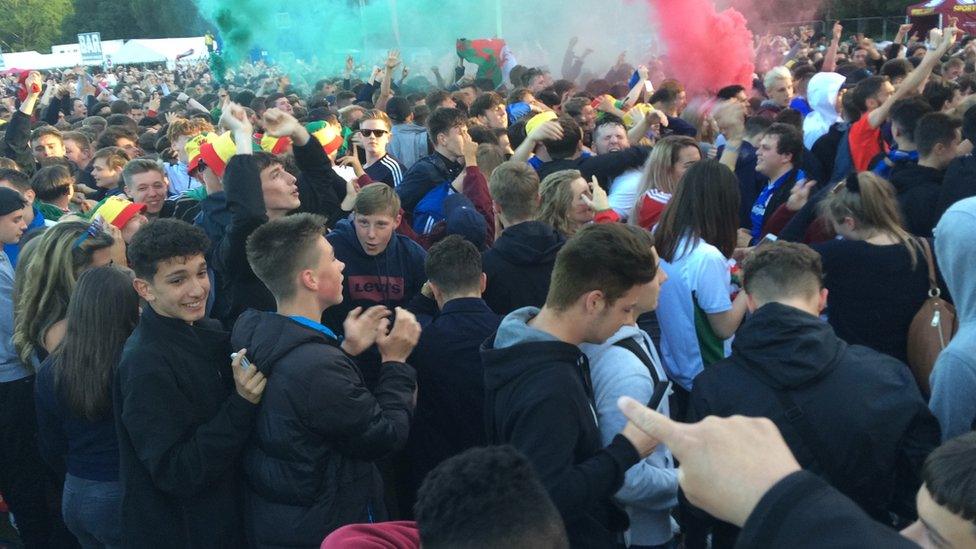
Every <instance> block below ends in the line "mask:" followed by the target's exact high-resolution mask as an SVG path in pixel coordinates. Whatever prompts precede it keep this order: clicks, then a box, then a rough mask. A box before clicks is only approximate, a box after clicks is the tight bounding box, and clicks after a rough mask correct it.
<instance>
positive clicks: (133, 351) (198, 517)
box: [112, 219, 267, 548]
mask: <svg viewBox="0 0 976 549" xmlns="http://www.w3.org/2000/svg"><path fill="white" fill-rule="evenodd" d="M207 246H208V241H207V237H206V236H205V235H204V234H203V231H202V230H200V229H199V228H197V227H193V226H191V225H188V224H186V223H184V222H182V221H177V220H175V219H160V220H157V221H154V222H151V223H149V224H148V225H146V226H144V227H143V228H142V229H140V230H139V232H137V233H136V235H135V236H134V237H133V239H132V242H131V243H130V244H129V249H128V252H129V260H130V265H131V266H132V268H133V270H134V271H135V273H136V278H135V281H134V286H135V289H136V291H137V292H138V293H139V297H141V298H142V299H143V300H144V301H145V302H146V303H147V305H146V306H144V308H143V311H142V317H141V319H140V321H139V325H138V326H137V327H136V329H135V331H133V332H132V335H131V336H130V337H129V339H128V341H126V344H125V348H124V350H123V351H122V359H121V361H120V363H119V367H118V369H117V370H116V374H115V382H114V385H113V389H112V393H113V403H114V407H115V423H116V428H117V431H118V435H119V454H120V456H119V457H120V460H119V480H120V482H121V484H122V511H121V512H122V516H121V523H122V543H123V545H124V546H125V547H160V548H163V547H239V546H240V545H241V544H242V543H243V535H242V534H243V523H242V521H241V509H240V504H241V490H240V488H241V484H240V480H239V476H238V471H239V469H238V466H237V460H238V458H239V456H240V452H241V450H242V449H243V448H244V443H245V442H246V441H247V439H248V437H249V436H250V433H251V429H252V426H253V423H254V417H255V413H256V412H257V403H258V402H259V401H260V400H261V394H262V393H263V392H264V388H265V384H266V383H267V380H266V379H265V377H264V375H262V374H261V373H260V372H259V371H258V370H257V368H255V367H253V366H252V367H250V368H244V367H242V365H241V360H242V357H243V355H244V350H243V349H241V350H240V351H239V352H238V356H237V358H235V359H234V360H233V362H232V361H231V357H230V354H231V346H230V340H229V337H228V334H227V333H226V332H224V331H222V330H221V329H220V326H219V325H217V323H216V322H213V321H210V320H207V319H205V318H204V313H205V307H206V303H207V294H208V293H209V292H210V280H209V278H208V277H207V262H206V260H205V259H204V256H203V254H204V251H205V250H206V249H207Z"/></svg>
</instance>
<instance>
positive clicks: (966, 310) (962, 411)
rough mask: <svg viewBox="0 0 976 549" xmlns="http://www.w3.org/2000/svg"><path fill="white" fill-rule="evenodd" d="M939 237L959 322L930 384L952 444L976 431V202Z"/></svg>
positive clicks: (956, 214)
mask: <svg viewBox="0 0 976 549" xmlns="http://www.w3.org/2000/svg"><path fill="white" fill-rule="evenodd" d="M934 234H935V257H936V259H938V261H939V270H940V271H942V277H943V278H944V279H945V282H946V286H947V287H948V288H949V294H950V295H952V298H953V300H954V301H955V306H956V315H957V319H958V320H959V331H958V332H956V336H955V337H954V338H952V341H951V342H950V343H949V345H948V346H947V347H946V348H945V349H944V350H943V351H942V353H941V354H940V355H939V358H938V360H936V361H935V368H934V369H933V370H932V375H931V377H930V378H929V379H930V382H931V386H932V398H931V400H930V401H929V407H930V408H931V409H932V413H933V414H934V415H935V416H936V417H937V418H939V424H940V425H941V426H942V440H949V439H950V438H953V437H955V436H958V435H961V434H963V433H968V432H969V431H972V430H973V429H974V428H976V197H974V198H967V199H965V200H960V201H959V202H956V203H955V204H954V205H953V206H952V207H951V208H949V209H948V210H947V211H946V213H945V214H944V215H943V216H942V219H941V220H940V221H939V224H938V225H937V226H936V227H935V231H934Z"/></svg>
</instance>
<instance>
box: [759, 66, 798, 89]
mask: <svg viewBox="0 0 976 549" xmlns="http://www.w3.org/2000/svg"><path fill="white" fill-rule="evenodd" d="M777 80H791V81H792V80H793V74H792V73H790V69H788V68H786V67H784V66H782V65H780V66H779V67H773V68H771V69H769V71H768V72H767V73H766V75H765V76H763V87H764V88H766V89H769V88H772V87H773V84H775V83H776V81H777Z"/></svg>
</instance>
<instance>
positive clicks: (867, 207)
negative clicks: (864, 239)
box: [820, 172, 919, 269]
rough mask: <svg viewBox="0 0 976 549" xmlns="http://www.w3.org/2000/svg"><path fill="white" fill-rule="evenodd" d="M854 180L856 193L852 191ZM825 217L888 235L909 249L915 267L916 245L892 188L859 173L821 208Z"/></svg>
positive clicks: (916, 242)
mask: <svg viewBox="0 0 976 549" xmlns="http://www.w3.org/2000/svg"><path fill="white" fill-rule="evenodd" d="M852 178H856V181H857V189H851V188H850V187H851V179H852ZM820 211H821V213H822V214H823V216H824V217H826V218H827V219H829V220H832V221H834V222H835V223H842V222H843V221H844V218H845V217H850V218H852V219H854V220H855V221H856V222H857V226H858V228H860V229H874V230H876V231H880V232H884V233H887V234H889V235H891V236H893V237H895V239H897V240H898V241H899V242H901V243H902V244H903V245H904V246H905V248H907V249H908V254H909V255H910V256H911V259H912V268H913V269H914V268H915V266H916V265H917V264H918V246H919V244H918V241H917V240H916V239H915V238H914V237H912V235H910V234H909V233H908V231H906V230H905V228H904V225H903V223H902V219H901V213H900V210H899V207H898V198H897V194H896V192H895V187H894V186H892V184H891V183H889V182H888V181H887V180H885V179H883V178H881V177H880V176H878V175H876V174H874V173H871V172H861V173H859V174H856V175H850V176H848V178H847V180H844V181H841V182H840V183H838V184H837V186H836V187H834V190H833V191H831V192H830V194H829V195H828V196H827V197H826V198H825V199H824V201H823V202H822V203H821V205H820Z"/></svg>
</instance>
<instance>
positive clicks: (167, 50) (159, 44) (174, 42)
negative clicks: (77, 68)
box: [111, 37, 207, 65]
mask: <svg viewBox="0 0 976 549" xmlns="http://www.w3.org/2000/svg"><path fill="white" fill-rule="evenodd" d="M189 50H193V53H194V55H195V56H199V55H205V54H206V52H207V47H206V45H205V44H204V41H203V37H194V38H159V39H145V40H143V39H136V40H129V41H127V42H126V43H125V45H124V46H122V47H121V48H119V49H118V50H117V51H116V52H115V53H113V54H111V58H112V62H113V63H116V64H123V65H124V64H129V63H162V62H165V61H174V60H175V59H176V57H177V56H178V55H180V54H183V53H186V52H187V51H189Z"/></svg>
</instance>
